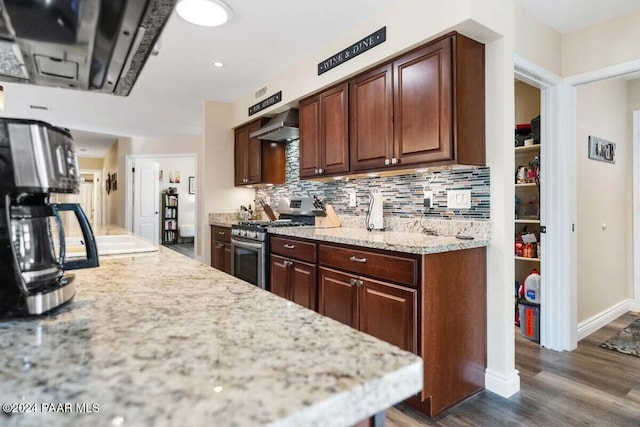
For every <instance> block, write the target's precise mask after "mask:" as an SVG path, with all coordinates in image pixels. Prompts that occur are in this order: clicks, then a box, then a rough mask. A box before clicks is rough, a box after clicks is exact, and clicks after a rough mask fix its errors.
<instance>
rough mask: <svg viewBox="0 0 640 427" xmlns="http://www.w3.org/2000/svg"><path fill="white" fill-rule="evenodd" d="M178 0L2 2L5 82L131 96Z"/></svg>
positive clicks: (0, 64)
mask: <svg viewBox="0 0 640 427" xmlns="http://www.w3.org/2000/svg"><path fill="white" fill-rule="evenodd" d="M176 1H177V0H46V1H45V0H0V57H1V58H2V61H0V80H3V81H11V82H17V83H31V84H36V85H43V86H56V87H66V88H74V89H81V90H91V91H99V92H107V93H113V94H115V95H122V96H126V95H128V94H129V92H130V91H131V88H132V87H133V85H134V83H135V82H136V79H137V78H138V75H139V73H140V71H141V70H142V67H143V66H144V64H145V62H146V61H147V58H148V57H149V55H150V54H151V53H152V51H153V49H154V47H155V45H156V41H157V40H158V37H159V36H160V33H161V31H162V29H163V27H164V25H165V23H166V22H167V20H168V19H169V16H170V15H171V11H172V10H173V7H174V5H175V3H176Z"/></svg>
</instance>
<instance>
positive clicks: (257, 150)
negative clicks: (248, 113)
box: [234, 118, 285, 186]
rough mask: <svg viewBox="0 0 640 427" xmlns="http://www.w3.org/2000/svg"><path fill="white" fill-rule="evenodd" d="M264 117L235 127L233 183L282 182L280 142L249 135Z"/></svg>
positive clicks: (283, 162)
mask: <svg viewBox="0 0 640 427" xmlns="http://www.w3.org/2000/svg"><path fill="white" fill-rule="evenodd" d="M266 121H267V119H264V118H263V119H258V120H255V121H253V122H251V123H249V124H247V125H244V126H241V127H239V128H236V130H235V163H234V164H235V175H234V176H235V185H236V186H237V185H249V184H262V183H264V184H283V183H284V181H285V146H284V142H271V141H262V140H260V139H258V138H251V137H250V135H251V133H252V132H255V131H257V130H258V129H260V128H261V127H262V125H264V123H266Z"/></svg>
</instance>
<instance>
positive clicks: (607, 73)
mask: <svg viewBox="0 0 640 427" xmlns="http://www.w3.org/2000/svg"><path fill="white" fill-rule="evenodd" d="M638 71H640V60H633V61H628V62H623V63H620V64H616V65H611V66H608V67H604V68H600V69H597V70H592V71H588V72H586V73H581V74H576V75H573V76H570V77H567V78H566V79H565V84H566V86H567V97H568V100H569V102H568V103H567V105H566V107H567V109H568V115H570V116H571V117H572V122H571V124H572V125H571V126H570V125H569V123H567V124H566V129H565V132H566V137H567V141H572V142H573V146H574V149H575V144H576V139H577V129H576V98H577V87H578V86H580V85H584V84H588V83H595V82H598V81H601V80H608V79H613V78H616V77H622V76H624V75H626V74H631V73H636V72H638ZM633 132H634V139H633V174H632V177H633V190H632V192H633V203H632V206H634V207H635V205H636V204H637V203H640V189H639V188H638V181H637V179H638V177H639V176H640V173H639V172H638V168H640V165H639V164H638V163H639V162H638V160H636V159H638V156H639V155H640V153H639V152H638V151H640V147H639V146H638V145H636V132H637V130H636V126H635V113H634V129H633ZM574 153H575V151H574ZM576 176H577V175H574V176H573V177H572V179H573V180H574V181H576ZM576 206H577V203H576ZM635 212H636V210H635V209H634V211H633V214H632V218H633V239H634V244H633V282H634V285H633V289H634V295H633V298H634V300H635V301H634V303H632V304H631V305H632V306H635V309H636V310H639V309H640V244H639V243H638V239H639V238H640V234H636V233H638V230H637V228H638V227H640V217H638V216H637V215H636V214H635ZM577 226H578V225H577V224H576V227H577ZM574 257H575V258H576V260H577V245H576V249H575V251H574ZM572 266H573V268H574V270H573V274H574V275H577V263H576V264H575V265H572ZM574 292H575V294H576V305H577V283H576V284H575V290H574ZM624 307H626V306H624ZM623 310H624V311H623V312H626V308H623ZM576 314H577V313H576ZM619 314H620V313H619V312H618V311H616V310H609V311H608V313H607V314H606V315H602V316H598V318H597V319H596V320H595V321H587V322H583V323H587V324H586V325H582V326H580V329H581V332H580V334H579V335H580V337H582V336H586V335H588V334H589V333H591V332H593V331H595V330H597V329H599V328H601V327H602V326H605V325H606V324H607V323H609V322H611V321H612V320H614V319H615V318H617V317H618V316H619ZM577 329H578V325H576V334H578V330H577Z"/></svg>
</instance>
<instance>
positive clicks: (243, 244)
mask: <svg viewBox="0 0 640 427" xmlns="http://www.w3.org/2000/svg"><path fill="white" fill-rule="evenodd" d="M231 245H233V246H237V247H239V248H245V249H262V243H251V242H244V241H240V240H236V239H231Z"/></svg>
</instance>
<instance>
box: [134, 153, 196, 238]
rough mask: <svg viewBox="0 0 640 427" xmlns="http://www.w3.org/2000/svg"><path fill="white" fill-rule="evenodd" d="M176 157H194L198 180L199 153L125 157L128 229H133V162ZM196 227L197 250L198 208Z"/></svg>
mask: <svg viewBox="0 0 640 427" xmlns="http://www.w3.org/2000/svg"><path fill="white" fill-rule="evenodd" d="M176 157H192V158H193V159H194V165H195V171H196V180H197V179H198V178H197V177H198V176H199V175H198V174H199V172H198V154H197V153H180V154H127V156H126V157H125V164H126V169H125V190H124V200H125V215H124V226H125V228H126V229H127V230H129V231H133V179H131V177H132V175H131V169H132V168H133V162H134V161H135V160H136V159H164V158H176ZM195 196H196V206H197V199H198V198H199V197H200V196H199V195H198V192H197V191H196V195H195ZM158 211H160V206H158ZM193 225H194V227H195V231H196V232H195V233H194V237H193V247H194V250H195V251H197V248H198V244H199V243H198V242H199V236H198V233H197V231H198V209H197V208H196V209H195V218H194V224H193Z"/></svg>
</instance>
